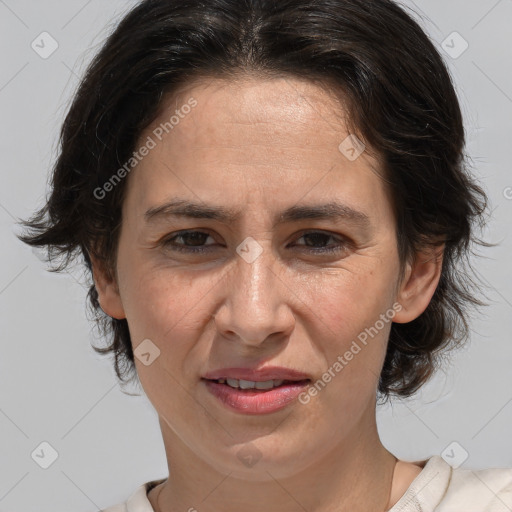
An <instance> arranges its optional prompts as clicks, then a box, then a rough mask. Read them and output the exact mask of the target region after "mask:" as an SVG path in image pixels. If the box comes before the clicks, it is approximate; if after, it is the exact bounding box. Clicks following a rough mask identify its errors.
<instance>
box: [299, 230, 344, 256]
mask: <svg viewBox="0 0 512 512" xmlns="http://www.w3.org/2000/svg"><path fill="white" fill-rule="evenodd" d="M298 240H304V242H305V244H295V246H296V247H297V246H298V247H301V248H302V247H306V248H307V250H308V252H310V253H313V254H329V253H336V252H341V251H343V250H346V248H347V246H348V245H349V242H348V240H346V239H345V238H343V237H340V236H336V235H333V234H332V233H329V232H324V231H309V232H306V233H303V234H302V236H301V237H300V238H298ZM330 240H331V244H329V241H330Z"/></svg>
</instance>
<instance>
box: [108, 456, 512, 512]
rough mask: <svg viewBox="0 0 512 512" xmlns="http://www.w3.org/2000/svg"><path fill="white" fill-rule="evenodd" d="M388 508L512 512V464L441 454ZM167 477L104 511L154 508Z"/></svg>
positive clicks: (424, 511)
mask: <svg viewBox="0 0 512 512" xmlns="http://www.w3.org/2000/svg"><path fill="white" fill-rule="evenodd" d="M420 464H421V465H423V464H425V466H424V468H423V470H422V471H421V473H420V474H419V475H418V476H417V477H416V478H415V479H414V480H413V481H412V483H411V485H410V486H409V488H408V489H407V491H406V492H405V494H404V495H403V496H402V497H401V498H400V500H398V502H397V503H396V505H395V506H394V507H393V508H391V509H390V510H389V512H434V511H435V512H512V468H510V469H497V468H496V469H481V470H475V471H473V470H470V469H462V468H459V469H453V468H452V467H451V466H450V465H449V464H448V463H447V462H445V461H444V459H442V458H441V457H440V456H439V455H434V456H433V457H431V458H430V459H428V460H427V461H424V462H421V463H420ZM164 480H166V479H165V478H164V479H162V480H153V481H151V482H146V483H145V484H142V485H141V486H140V487H139V488H138V489H137V490H136V491H135V492H134V493H133V494H132V495H131V496H130V497H129V498H128V500H127V501H126V502H125V503H121V504H119V505H114V506H112V507H109V508H106V509H104V510H102V511H101V512H155V511H154V509H153V507H152V506H151V503H150V502H149V500H148V497H147V493H148V492H149V491H150V490H151V489H152V488H153V487H155V486H156V485H158V484H159V483H161V482H163V481H164Z"/></svg>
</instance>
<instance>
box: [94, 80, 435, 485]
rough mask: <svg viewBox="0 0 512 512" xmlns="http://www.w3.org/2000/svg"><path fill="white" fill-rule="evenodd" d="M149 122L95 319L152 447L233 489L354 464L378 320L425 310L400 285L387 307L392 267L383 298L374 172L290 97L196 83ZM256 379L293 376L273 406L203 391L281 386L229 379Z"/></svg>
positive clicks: (303, 102)
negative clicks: (139, 392) (221, 476)
mask: <svg viewBox="0 0 512 512" xmlns="http://www.w3.org/2000/svg"><path fill="white" fill-rule="evenodd" d="M186 105H188V106H186ZM165 107H166V108H165V109H164V111H163V113H162V114H161V115H160V117H159V118H158V119H157V120H156V121H155V122H154V123H153V124H152V125H151V126H150V127H149V128H148V129H147V130H146V131H145V132H144V134H143V135H142V137H141V138H140V141H139V142H140V144H139V145H138V146H137V147H138V148H140V147H141V146H143V145H146V147H147V148H149V149H148V151H145V150H142V151H141V152H140V153H141V154H142V153H147V154H146V156H144V157H141V161H140V163H138V165H137V166H136V168H135V169H134V170H132V171H131V173H130V175H129V177H128V178H127V179H128V183H127V190H126V196H125V200H124V204H123V224H122V229H121V234H120V239H119V251H118V260H117V272H118V281H117V283H118V291H119V294H118V295H117V288H116V287H115V286H114V285H112V286H110V287H107V289H103V290H102V291H101V292H100V302H101V304H102V307H103V309H104V310H105V311H106V312H107V313H108V314H110V315H111V316H115V317H117V318H124V317H126V318H127V321H128V325H129V329H130V334H131V338H132V343H133V348H134V350H135V353H136V355H137V357H136V365H137V372H138V375H139V378H140V381H141V384H142V386H143V388H144V390H145V392H146V394H147V396H148V398H149V400H150V401H151V403H152V404H153V406H154V407H155V409H156V411H157V412H158V414H159V416H160V421H161V425H162V426H163V430H164V437H166V439H165V440H166V444H167V445H174V446H177V445H179V446H180V447H181V449H184V450H189V451H190V453H191V454H194V456H195V457H198V458H200V459H201V460H203V461H205V462H206V463H211V464H212V465H214V466H215V467H216V468H218V469H219V470H222V471H225V472H233V473H236V474H239V475H245V476H246V477H248V478H249V477H252V478H263V476H262V475H264V473H265V471H266V470H268V471H271V472H272V474H273V475H274V476H275V477H277V476H285V475H287V474H290V473H292V472H294V471H300V470H301V469H304V468H306V467H308V466H311V465H312V464H314V463H315V461H318V460H319V459H320V458H321V457H325V456H326V455H327V454H329V453H333V452H336V451H338V452H339V450H341V451H347V450H352V449H354V448H355V447H356V446H358V443H361V442H364V440H365V439H366V440H367V439H368V437H369V436H371V435H372V433H373V432H374V429H375V426H374V421H375V395H376V388H377V385H378V379H379V374H380V371H381V368H382V365H383V361H384V356H385V353H386V344H387V338H388V335H389V331H390V328H391V319H393V321H409V320H410V319H412V317H414V316H417V314H419V313H418V311H419V310H420V309H421V310H422V309H424V307H426V305H427V304H428V301H429V300H430V296H431V294H432V293H433V289H431V288H421V287H420V286H419V285H418V284H417V283H418V282H419V281H416V285H415V288H414V290H416V291H417V290H418V289H420V288H421V290H423V299H422V300H420V301H419V302H417V303H415V304H412V303H407V306H403V303H402V301H401V299H402V298H404V297H407V300H410V298H411V296H412V295H414V293H416V292H414V293H413V290H412V288H411V286H412V285H410V286H409V288H410V289H408V291H407V294H404V289H405V286H406V284H407V279H408V278H409V276H410V275H411V274H410V273H409V271H410V270H411V269H410V267H407V270H406V279H405V284H403V285H402V284H399V260H398V254H397V243H396V232H395V219H394V215H393V211H392V207H391V202H390V197H389V195H388V193H387V191H386V189H385V187H384V183H383V181H382V179H381V178H380V177H379V175H378V174H377V173H376V172H375V170H374V169H378V163H377V162H376V161H375V160H374V159H372V158H370V156H369V155H368V152H367V151H363V152H362V154H361V155H360V156H359V157H357V154H358V152H359V151H360V149H361V148H360V147H354V144H353V143H352V145H351V140H350V139H347V140H346V138H347V137H348V136H349V133H348V132H347V131H346V128H345V125H344V123H343V116H342V110H341V109H340V105H339V104H338V103H337V102H336V101H335V100H334V99H333V98H332V97H331V96H330V95H329V94H328V93H327V92H325V91H324V90H323V89H321V88H319V87H318V86H316V85H313V84H311V83H308V82H305V81H301V80H295V79H276V80H271V81H270V80H269V81H263V80H258V79H248V78H247V79H244V80H241V81H240V82H237V83H234V82H225V81H221V80H212V81H210V82H208V83H202V84H197V85H196V86H193V87H189V88H188V89H183V90H182V91H181V92H180V94H179V95H178V96H175V97H174V98H173V99H167V103H166V104H165ZM176 111H177V112H176ZM173 115H174V118H172V120H171V116H173ZM165 123H167V125H166V127H165V128H163V127H164V126H165ZM166 131H167V132H169V133H166ZM148 137H149V138H148ZM344 141H345V142H344ZM352 142H353V141H352ZM342 143H343V145H342V146H341V149H340V144H342ZM351 148H352V149H351ZM356 157H357V158H356ZM372 167H373V168H374V169H372ZM170 203H172V205H170ZM166 204H169V206H168V207H167V208H161V207H162V206H164V205H166ZM176 210H179V211H178V212H176ZM148 212H150V213H148ZM151 212H152V213H151ZM173 212H174V213H173ZM184 232H186V233H184ZM180 233H181V234H180ZM418 293H419V292H418ZM399 303H400V304H399ZM419 312H421V311H419ZM407 315H409V316H407ZM365 334H366V336H365ZM363 340H365V342H363ZM141 343H142V344H141ZM139 345H140V347H139ZM356 347H359V349H358V348H356ZM336 363H338V364H336ZM268 367H279V368H281V370H282V369H290V370H294V371H295V372H299V373H298V374H297V375H295V376H294V377H293V376H290V375H288V376H285V379H284V380H287V379H286V377H288V379H291V380H295V383H292V384H286V383H285V385H284V386H282V387H281V388H276V389H275V390H273V391H259V390H252V391H247V390H245V391H244V390H235V389H232V388H231V387H230V386H229V385H228V384H227V383H226V384H219V383H215V384H212V383H211V382H210V381H208V380H206V378H205V377H206V376H210V377H211V373H212V372H217V371H219V372H220V373H218V374H216V375H214V377H215V376H218V375H223V374H226V376H228V377H232V378H233V377H236V375H240V377H241V378H242V379H243V380H249V381H251V380H252V381H260V382H261V381H268V380H269V377H270V378H271V379H272V378H274V379H275V378H279V376H280V375H282V374H281V373H280V372H279V370H277V373H276V374H275V375H274V374H271V373H269V374H263V373H262V374H255V375H252V374H247V373H243V371H242V370H240V369H245V370H246V371H249V370H255V369H256V370H258V369H261V368H263V369H265V368H268ZM225 369H235V370H232V372H231V373H229V374H228V372H227V371H226V370H225ZM329 370H330V372H329ZM326 372H328V373H329V375H327V376H326ZM247 375H249V377H251V376H252V377H253V378H247ZM329 376H330V378H329ZM244 377H245V378H244ZM301 379H309V380H308V382H307V383H306V384H303V383H301V382H297V380H301ZM317 381H321V382H322V383H323V384H320V385H319V384H317V388H316V393H315V392H314V391H312V389H313V386H314V384H315V383H316V382H317ZM267 384H268V383H265V384H259V386H263V387H265V386H266V385H267ZM249 385H250V384H249ZM297 390H298V391H297ZM298 392H300V395H298V396H297V393H298ZM287 397H288V398H287ZM290 397H294V399H293V400H289V398H290ZM287 400H288V401H287ZM258 475H259V476H258Z"/></svg>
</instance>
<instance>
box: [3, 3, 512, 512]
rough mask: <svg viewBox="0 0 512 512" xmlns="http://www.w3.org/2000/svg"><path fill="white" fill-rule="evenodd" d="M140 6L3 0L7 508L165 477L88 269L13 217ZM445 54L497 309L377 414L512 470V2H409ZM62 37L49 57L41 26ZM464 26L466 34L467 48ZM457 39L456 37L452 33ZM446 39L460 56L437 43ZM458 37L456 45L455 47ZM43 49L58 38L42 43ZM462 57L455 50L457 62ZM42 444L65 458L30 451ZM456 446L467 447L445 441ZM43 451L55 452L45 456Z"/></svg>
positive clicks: (100, 496)
mask: <svg viewBox="0 0 512 512" xmlns="http://www.w3.org/2000/svg"><path fill="white" fill-rule="evenodd" d="M133 4H134V2H133V1H127V0H123V1H121V0H116V1H112V0H110V1H109V2H100V1H99V0H89V1H84V0H67V1H66V2H62V1H57V0H37V1H34V0H32V1H30V0H5V1H4V0H0V41H1V44H2V50H1V66H0V108H1V113H2V115H1V122H0V129H1V132H0V145H1V157H2V163H1V173H2V187H1V188H0V244H1V247H2V249H1V254H0V258H1V265H0V311H1V316H0V322H1V324H0V328H1V356H0V434H1V436H0V511H3V512H6V511H32V510H34V511H35V510H37V511H38V512H46V511H50V510H51V511H54V512H55V511H68V512H69V511H70V510H74V511H92V510H97V509H98V508H101V507H106V506H107V505H111V504H114V503H118V502H121V501H124V500H125V499H126V498H127V497H128V495H129V494H131V493H132V492H133V491H134V489H135V488H136V487H138V486H139V485H141V484H142V483H143V482H145V481H147V480H150V479H156V478H161V477H165V476H166V475H167V466H166V461H165V455H164V447H163V443H162V439H161V436H160V430H159V426H158V421H157V415H156V413H155V411H154V410H153V408H152V406H151V405H150V403H149V401H148V400H147V398H146V397H145V395H144V394H143V392H142V390H141V389H140V388H139V387H135V386H132V387H131V388H129V389H126V391H127V392H131V393H138V392H139V393H141V396H139V397H137V396H129V395H127V394H124V393H123V392H122V391H121V390H120V388H119V385H118V384H117V381H116V379H115V375H114V372H113V369H112V368H111V364H110V362H109V360H108V359H106V358H103V359H102V358H101V357H100V356H99V355H97V354H96V353H95V352H93V350H92V348H91V347H90V343H91V342H96V344H98V339H97V338H95V337H94V331H93V330H92V325H91V324H90V323H89V322H88V321H87V319H86V317H85V310H84V308H85V292H86V290H85V289H84V288H83V285H82V284H81V282H82V281H83V279H82V276H81V273H80V269H79V268H77V269H75V270H73V271H70V272H68V273H64V274H61V275H60V274H51V273H48V272H47V271H45V265H44V264H43V262H42V261H41V260H40V259H39V258H38V257H37V254H35V253H34V252H33V251H32V250H31V249H30V248H29V247H27V246H25V245H24V244H22V243H21V242H19V241H18V240H17V239H16V238H15V237H14V232H18V231H19V228H17V227H16V226H15V224H14V221H15V220H16V218H17V217H21V218H27V217H28V216H29V215H30V214H31V213H32V211H33V210H34V208H35V207H36V206H40V205H41V204H42V202H43V199H44V196H45V193H46V192H45V191H46V189H47V176H48V172H49V170H50V167H51V164H52V162H53V161H54V158H55V156H56V148H57V144H56V143H57V136H58V130H59V126H60V124H61V121H62V119H63V116H64V114H65V112H66V107H67V105H68V101H69V99H70V97H71V95H72V93H73V91H74V89H75V87H76V85H77V83H78V76H80V75H81V73H82V72H83V70H84V69H85V66H86V64H87V63H88V62H89V60H90V59H91V58H92V56H93V55H94V53H95V52H96V51H97V50H98V48H99V46H100V44H101V42H102V41H103V39H104V37H105V36H106V34H107V33H108V32H109V31H110V30H111V29H112V27H113V26H114V24H115V21H116V20H118V19H119V17H120V16H121V15H122V14H123V13H124V12H126V11H127V10H128V9H129V8H130V6H132V5H133ZM405 5H408V6H411V7H412V8H413V9H415V11H416V12H417V13H418V15H419V19H420V21H421V23H422V25H423V26H424V28H425V29H426V30H427V32H428V33H429V34H430V36H431V38H432V39H433V40H434V41H435V43H436V44H437V45H438V46H439V47H440V48H441V51H442V52H443V54H444V55H445V58H446V61H447V62H448V64H449V66H450V69H451V71H452V74H453V77H454V79H455V82H456V84H457V88H458V92H459V95H460V100H461V103H462V107H463V110H464V115H465V120H466V127H467V134H468V150H469V154H470V155H471V157H472V159H473V164H474V167H475V170H476V172H477V175H478V176H479V177H480V178H481V180H482V181H483V182H484V185H485V188H486V190H487V192H488V194H489V197H490V200H491V207H492V210H493V218H492V221H491V223H490V226H489V227H490V229H489V230H488V231H487V232H486V233H485V235H486V238H487V239H488V240H490V241H493V242H498V243H499V244H500V245H499V246H498V247H495V248H492V249H486V250H484V251H481V253H482V255H483V258H481V259H479V261H478V263H477V266H478V269H479V271H480V273H481V274H482V277H483V279H485V281H486V282H487V283H488V284H489V287H490V288H489V289H490V292H489V297H490V298H491V300H492V303H491V306H490V307H488V308H486V309H484V310H483V312H482V314H481V315H480V316H475V318H474V319H473V321H472V337H471V343H470V344H469V345H468V346H467V347H466V348H465V349H464V350H461V351H459V352H457V353H456V355H455V356H454V357H453V359H452V362H451V364H450V365H449V364H448V363H447V365H446V368H445V370H444V371H441V372H439V373H438V374H437V376H436V378H435V379H434V380H433V381H432V382H431V383H430V384H429V385H427V386H426V387H425V388H424V389H423V390H422V391H421V392H420V393H419V394H418V395H417V396H416V397H415V399H414V400H407V401H394V402H393V404H392V405H386V406H384V407H382V408H381V409H379V412H378V420H379V430H380V432H381V435H382V439H383V442H384V444H385V445H386V446H387V447H388V448H389V449H390V450H391V451H392V452H394V453H395V454H396V455H397V456H398V457H400V458H403V459H406V460H420V459H422V458H426V457H429V456H431V455H433V454H442V453H445V454H446V453H449V454H450V456H451V457H454V459H455V460H459V461H461V460H463V459H464V458H465V457H466V452H467V454H468V458H467V460H466V461H465V462H464V464H463V467H468V468H481V467H492V466H512V436H511V431H512V429H511V425H512V403H511V402H512V372H511V367H512V343H511V342H510V341H511V339H510V338H511V336H510V328H511V327H512V322H511V317H512V291H511V290H512V271H511V270H510V266H509V262H510V256H509V255H510V250H511V244H512V237H511V227H510V225H509V224H508V222H507V221H508V220H509V219H510V218H511V215H512V188H509V187H512V175H511V173H510V165H511V163H510V162H511V159H510V148H511V142H512V140H511V136H510V133H511V129H512V126H511V119H512V80H511V79H512V71H511V63H512V31H511V30H510V22H511V21H512V1H511V0H499V1H496V0H478V1H476V0H472V1H467V0H450V1H449V2H448V1H446V0H428V1H427V0H417V1H416V2H413V1H408V2H406V3H405ZM44 31H46V32H49V33H50V34H51V36H52V37H53V38H54V39H55V40H56V41H57V42H58V44H59V47H58V49H57V50H56V51H55V53H53V54H52V55H51V56H50V57H49V58H47V59H43V58H41V57H40V56H39V54H37V53H36V52H35V51H34V50H33V49H32V47H31V43H32V41H34V40H36V41H37V40H40V39H37V38H38V36H39V34H41V33H42V32H44ZM454 31H455V32H457V33H458V34H460V36H461V37H462V38H464V40H466V41H467V42H468V44H469V47H468V49H467V50H466V51H465V52H464V53H462V54H461V55H456V54H458V53H460V52H461V51H462V49H463V48H464V47H463V46H462V45H463V41H462V40H461V39H460V38H459V36H457V35H455V36H453V35H451V34H452V33H453V32H454ZM447 38H448V39H447ZM443 41H446V42H445V43H444V47H445V48H447V49H448V50H449V51H450V52H451V53H452V56H449V55H448V54H446V53H445V52H444V50H443V49H442V47H443ZM449 47H452V48H449ZM45 48H46V49H48V48H49V45H46V44H45ZM454 55H455V56H456V58H454ZM44 441H46V442H48V443H49V444H50V445H51V446H52V447H53V448H54V449H55V450H56V451H57V453H58V458H57V460H56V461H55V462H54V463H53V464H52V465H51V466H50V467H49V468H48V469H42V468H41V467H40V466H39V465H38V464H36V462H35V461H34V460H33V458H32V456H31V454H32V453H33V452H34V450H36V449H37V448H38V447H39V446H40V443H42V442H44ZM453 442H457V443H458V444H457V445H454V446H452V447H450V449H449V450H448V451H447V452H446V451H445V449H446V448H447V447H448V446H449V445H451V444H452V443H453ZM45 453H46V454H48V453H49V451H48V450H46V452H45Z"/></svg>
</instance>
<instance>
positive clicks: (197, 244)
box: [162, 231, 216, 253]
mask: <svg viewBox="0 0 512 512" xmlns="http://www.w3.org/2000/svg"><path fill="white" fill-rule="evenodd" d="M208 238H212V237H211V235H210V234H209V233H205V232H204V231H180V232H179V233H174V234H173V235H172V236H169V237H167V238H165V239H164V240H162V245H163V246H164V247H165V248H166V249H170V250H172V251H181V252H189V253H201V252H206V251H208V250H210V249H208V248H209V247H212V246H215V245H216V244H215V243H214V244H206V245H205V242H206V241H207V240H208ZM212 240H213V238H212ZM180 241H181V243H180Z"/></svg>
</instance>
